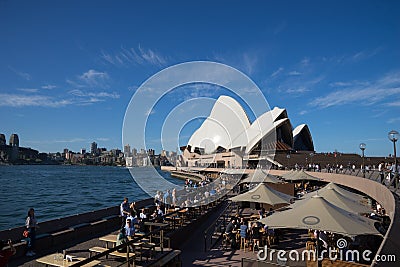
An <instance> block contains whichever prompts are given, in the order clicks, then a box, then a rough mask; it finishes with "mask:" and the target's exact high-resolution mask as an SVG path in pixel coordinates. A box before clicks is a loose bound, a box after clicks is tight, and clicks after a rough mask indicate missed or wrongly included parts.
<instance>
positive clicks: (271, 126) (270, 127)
mask: <svg viewBox="0 0 400 267" xmlns="http://www.w3.org/2000/svg"><path fill="white" fill-rule="evenodd" d="M264 115H267V113H264V114H263V115H261V116H260V117H258V119H261V120H260V122H259V123H258V125H261V127H262V128H261V132H260V133H259V134H258V135H257V136H255V137H254V138H252V139H249V140H250V141H249V142H248V144H247V146H246V153H249V152H250V150H251V149H252V148H253V147H254V146H255V145H256V144H257V143H258V142H259V141H260V140H261V139H262V138H263V137H264V136H267V135H268V134H269V133H271V132H272V131H274V130H275V129H276V128H278V127H279V126H281V125H283V124H285V123H286V122H287V121H289V119H288V118H285V119H280V120H278V121H274V122H273V123H271V121H269V123H268V118H271V117H270V115H267V116H266V117H265V119H262V118H263V116H264ZM258 119H257V120H258ZM257 120H256V121H257ZM253 124H254V123H253ZM253 124H252V125H253Z"/></svg>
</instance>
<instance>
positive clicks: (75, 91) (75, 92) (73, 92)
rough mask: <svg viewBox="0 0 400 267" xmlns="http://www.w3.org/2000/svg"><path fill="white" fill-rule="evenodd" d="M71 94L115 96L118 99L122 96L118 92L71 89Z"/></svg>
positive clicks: (102, 96)
mask: <svg viewBox="0 0 400 267" xmlns="http://www.w3.org/2000/svg"><path fill="white" fill-rule="evenodd" d="M69 93H70V94H71V95H74V96H79V97H94V98H113V99H118V98H119V97H120V95H119V94H117V93H116V92H113V93H107V92H83V91H82V90H78V89H75V90H71V91H69Z"/></svg>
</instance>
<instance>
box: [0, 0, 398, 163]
mask: <svg viewBox="0 0 400 267" xmlns="http://www.w3.org/2000/svg"><path fill="white" fill-rule="evenodd" d="M399 11H400V3H398V2H396V1H387V2H381V3H377V2H375V1H351V2H347V1H335V2H325V3H320V2H318V1H301V2H286V1H283V2H279V3H276V2H269V1H268V2H262V3H260V2H250V3H249V2H246V3H245V2H241V1H239V2H231V1H229V2H225V1H221V2H218V3H214V2H213V1H205V2H202V3H186V2H179V1H178V2H168V3H162V2H161V3H159V2H157V4H154V3H152V2H149V3H130V2H128V1H126V2H122V3H119V4H118V5H117V4H115V3H112V2H111V1H102V2H100V3H98V2H96V5H93V2H91V1H88V2H78V1H69V2H61V3H53V2H51V1H43V2H40V3H35V2H30V1H25V2H24V1H22V2H15V1H13V2H3V3H1V4H0V23H1V24H0V25H2V27H0V34H1V36H2V37H3V40H4V42H1V43H0V56H1V58H2V61H1V63H0V81H1V82H0V112H1V114H3V116H2V124H1V127H0V132H1V133H4V134H5V135H6V136H7V137H9V136H10V135H11V134H13V133H17V134H18V135H19V137H20V145H21V146H23V147H31V148H33V149H37V150H39V151H41V152H57V151H62V150H63V149H64V148H68V149H71V150H72V151H80V149H81V148H86V149H87V150H89V148H90V143H91V142H93V141H95V142H97V143H98V144H99V146H101V147H108V148H120V149H123V146H124V145H125V144H122V137H121V135H122V133H121V132H122V126H123V125H122V124H123V120H124V115H125V109H126V108H127V106H128V104H129V101H130V99H131V97H132V96H133V95H134V93H135V92H136V91H137V89H138V87H139V86H140V85H141V84H142V83H143V82H144V81H146V80H147V79H148V78H150V77H151V76H152V75H154V74H156V73H157V72H159V71H161V70H162V69H164V68H166V67H169V66H172V65H175V64H179V63H183V62H187V61H196V60H209V61H216V62H220V63H223V64H227V65H229V66H232V67H234V68H237V69H238V70H240V71H241V72H243V73H244V74H246V75H247V76H249V78H251V79H252V80H253V81H254V82H255V83H256V84H257V85H258V87H259V88H260V89H261V91H262V93H263V94H264V96H265V98H266V99H267V101H268V103H269V106H270V108H273V107H275V106H277V107H281V108H285V109H286V110H287V112H288V114H289V116H290V118H291V121H292V122H293V125H299V124H302V123H306V124H307V125H308V126H309V127H310V131H311V134H312V136H313V139H314V140H313V141H314V145H315V150H316V151H317V152H333V151H335V150H337V151H339V152H343V153H357V154H360V153H361V151H360V149H359V144H360V143H365V144H366V150H365V154H366V155H370V156H387V155H389V154H392V153H393V144H392V143H391V142H390V141H389V140H388V138H387V134H388V132H389V131H390V130H392V129H394V130H397V131H400V119H399V117H398V114H400V79H399V77H400V50H399V47H400V46H399V44H400V18H399V17H398V14H399ZM243 90H245V88H244V89H243ZM149 93H151V92H149ZM220 93H224V92H220V91H218V90H216V88H215V87H210V86H201V85H197V86H193V87H190V88H189V87H187V88H184V90H181V91H179V90H177V92H176V93H175V94H171V95H166V96H165V98H164V99H162V101H160V102H159V103H158V105H157V106H155V109H154V110H151V111H149V110H143V114H146V115H147V116H149V121H150V122H153V121H154V124H149V126H148V129H146V130H148V132H149V133H150V134H149V136H148V139H149V140H148V143H146V144H141V143H137V144H130V145H131V147H137V148H141V147H143V148H144V149H146V150H147V149H149V148H153V149H155V150H156V151H161V149H166V150H169V151H175V150H176V148H177V147H178V146H179V145H185V142H186V143H187V141H188V138H189V137H190V136H191V135H192V133H193V132H194V130H196V129H197V127H198V126H199V125H200V124H201V120H199V121H194V122H192V123H191V124H187V126H186V128H185V129H183V130H182V132H181V135H180V140H179V144H177V143H176V142H173V141H171V142H170V140H169V138H162V136H161V135H160V134H159V132H160V127H162V125H163V122H164V121H165V120H166V119H167V118H166V117H165V114H164V113H168V112H169V111H170V110H171V107H175V106H177V105H179V104H180V103H181V102H182V101H186V100H188V99H190V98H197V97H209V98H212V99H216V98H217V97H218V95H219V94H220ZM177 96H178V97H177ZM211 106H212V104H207V105H204V107H203V108H204V109H205V110H207V108H210V107H211ZM209 110H210V109H209ZM251 119H254V118H251ZM160 125H161V126H160ZM153 133H154V134H153ZM160 139H164V140H163V142H161V141H160ZM7 140H8V139H7ZM161 143H162V144H161Z"/></svg>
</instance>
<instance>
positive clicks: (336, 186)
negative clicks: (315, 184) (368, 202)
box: [319, 182, 365, 202]
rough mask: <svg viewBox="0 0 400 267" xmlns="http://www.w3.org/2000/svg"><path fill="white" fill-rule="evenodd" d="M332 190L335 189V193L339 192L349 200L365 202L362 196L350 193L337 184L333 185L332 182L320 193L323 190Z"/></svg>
mask: <svg viewBox="0 0 400 267" xmlns="http://www.w3.org/2000/svg"><path fill="white" fill-rule="evenodd" d="M331 188H333V189H335V191H336V192H338V193H339V194H341V195H343V196H345V197H347V198H350V199H352V200H354V201H357V202H360V201H361V200H365V199H364V197H363V196H361V195H359V194H356V193H353V192H350V191H348V190H346V189H343V188H342V187H340V186H338V185H337V184H335V183H332V182H330V183H329V184H327V185H326V186H324V187H323V188H322V189H321V190H320V191H319V192H321V191H323V190H328V189H331Z"/></svg>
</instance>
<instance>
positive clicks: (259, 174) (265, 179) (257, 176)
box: [240, 169, 280, 184]
mask: <svg viewBox="0 0 400 267" xmlns="http://www.w3.org/2000/svg"><path fill="white" fill-rule="evenodd" d="M244 183H257V184H259V183H273V184H277V183H280V181H279V180H278V177H276V176H274V175H271V174H269V173H267V172H266V171H264V170H262V169H256V170H255V172H254V173H251V174H249V175H248V177H247V178H245V179H243V180H242V181H240V184H244Z"/></svg>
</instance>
